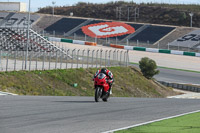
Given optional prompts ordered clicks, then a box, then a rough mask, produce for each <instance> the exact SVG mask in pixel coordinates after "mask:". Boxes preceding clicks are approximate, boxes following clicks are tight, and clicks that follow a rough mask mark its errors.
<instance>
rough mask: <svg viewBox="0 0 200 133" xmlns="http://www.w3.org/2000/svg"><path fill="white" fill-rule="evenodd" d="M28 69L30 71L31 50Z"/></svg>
mask: <svg viewBox="0 0 200 133" xmlns="http://www.w3.org/2000/svg"><path fill="white" fill-rule="evenodd" d="M29 56H30V57H29V71H31V52H30V55H29Z"/></svg>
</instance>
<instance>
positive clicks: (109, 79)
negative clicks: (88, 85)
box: [93, 68, 114, 94]
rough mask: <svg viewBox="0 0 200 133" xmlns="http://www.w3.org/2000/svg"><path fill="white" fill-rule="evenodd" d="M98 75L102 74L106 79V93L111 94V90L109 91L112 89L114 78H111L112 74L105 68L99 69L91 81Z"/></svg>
mask: <svg viewBox="0 0 200 133" xmlns="http://www.w3.org/2000/svg"><path fill="white" fill-rule="evenodd" d="M99 73H104V74H105V75H106V76H107V77H108V80H107V83H108V84H109V92H107V93H110V94H112V90H111V89H112V84H113V82H114V78H113V74H112V72H111V71H110V70H108V69H107V68H102V69H99V70H98V71H97V72H96V73H95V75H94V78H93V80H94V79H95V78H96V77H97V76H98V74H99Z"/></svg>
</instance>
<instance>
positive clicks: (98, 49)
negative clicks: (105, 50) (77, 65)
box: [96, 49, 99, 68]
mask: <svg viewBox="0 0 200 133" xmlns="http://www.w3.org/2000/svg"><path fill="white" fill-rule="evenodd" d="M98 53H99V49H98V50H97V53H96V68H97V60H98Z"/></svg>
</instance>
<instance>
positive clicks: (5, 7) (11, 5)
mask: <svg viewBox="0 0 200 133" xmlns="http://www.w3.org/2000/svg"><path fill="white" fill-rule="evenodd" d="M0 11H18V12H26V11H27V10H26V3H22V2H0Z"/></svg>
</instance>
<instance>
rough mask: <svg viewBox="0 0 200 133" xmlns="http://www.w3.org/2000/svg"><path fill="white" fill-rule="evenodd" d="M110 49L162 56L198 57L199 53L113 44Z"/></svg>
mask: <svg viewBox="0 0 200 133" xmlns="http://www.w3.org/2000/svg"><path fill="white" fill-rule="evenodd" d="M110 47H113V48H121V49H126V50H137V51H147V52H153V53H164V54H175V55H186V56H196V57H200V53H195V52H184V51H177V50H168V49H156V48H145V47H136V46H122V45H115V44H110Z"/></svg>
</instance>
